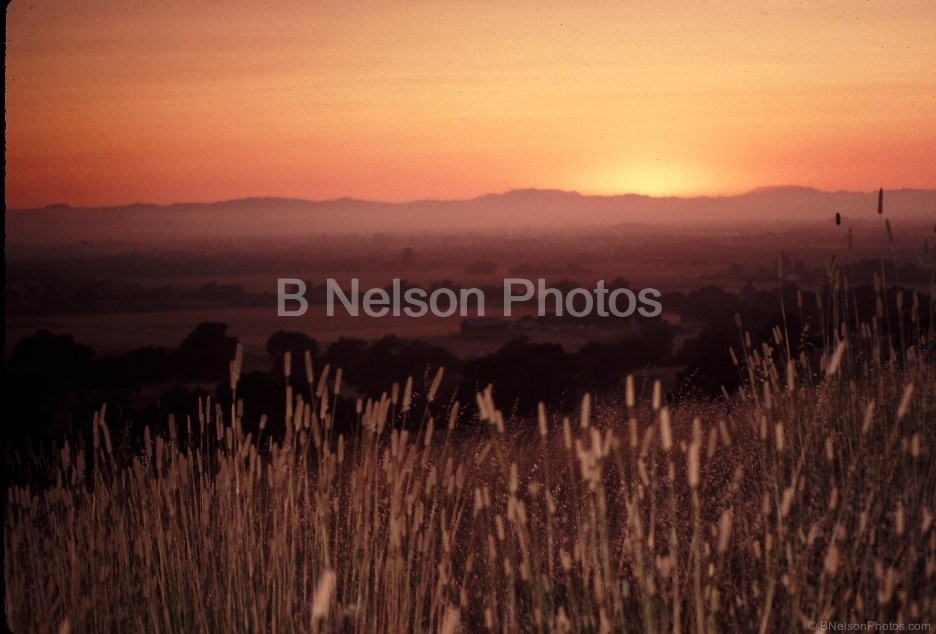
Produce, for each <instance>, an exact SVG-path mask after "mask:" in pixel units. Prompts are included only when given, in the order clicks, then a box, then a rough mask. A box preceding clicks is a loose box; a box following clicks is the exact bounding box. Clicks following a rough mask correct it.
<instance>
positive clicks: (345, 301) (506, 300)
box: [277, 278, 663, 317]
mask: <svg viewBox="0 0 936 634" xmlns="http://www.w3.org/2000/svg"><path fill="white" fill-rule="evenodd" d="M557 286H560V285H557ZM308 290H309V289H308V286H307V284H306V282H305V281H303V280H300V279H296V278H279V279H278V280H277V315H278V316H279V317H301V316H303V315H305V314H306V312H307V311H308V310H309V305H310V303H319V304H321V303H324V306H325V314H326V315H327V316H329V317H334V316H336V315H347V316H351V317H358V316H360V315H366V316H368V317H385V316H394V317H400V316H407V317H423V316H426V315H430V314H431V315H434V316H436V317H451V316H453V315H456V314H457V315H459V316H461V317H485V316H487V315H488V313H487V312H486V309H487V304H488V300H492V301H491V304H492V306H491V308H492V311H493V310H497V309H499V311H500V315H502V316H503V317H510V316H512V314H513V309H514V308H515V307H518V306H521V305H535V306H536V310H537V315H538V316H540V317H545V316H557V317H563V316H566V315H568V316H571V317H589V316H593V315H597V316H599V317H630V316H632V315H634V314H638V315H640V316H642V317H657V316H658V315H660V314H662V312H663V305H662V304H661V303H660V302H659V301H658V300H659V299H660V296H661V293H660V291H658V290H657V289H655V288H644V289H642V290H639V291H636V292H635V291H633V290H631V289H629V288H623V287H616V288H610V287H608V286H607V285H606V284H605V281H604V280H599V281H598V282H597V283H595V285H594V286H593V287H592V288H583V287H574V288H568V287H567V285H561V288H556V287H554V286H550V285H549V284H547V283H546V280H544V279H538V280H535V281H534V280H529V279H523V278H506V279H505V280H504V284H503V293H502V294H500V293H498V295H499V297H497V298H491V297H489V296H488V295H489V294H490V288H488V289H487V293H486V292H485V291H484V290H482V289H480V288H448V287H444V286H441V287H433V288H431V289H424V288H421V287H419V286H413V285H410V284H407V283H406V282H404V281H402V280H400V279H398V278H397V279H394V280H393V282H392V283H391V284H390V285H389V286H385V287H381V288H366V289H365V288H362V287H361V283H360V280H358V279H357V278H353V279H351V280H349V282H348V283H346V284H345V285H344V286H343V285H342V284H341V283H340V282H339V281H338V280H336V279H334V278H329V279H328V280H327V281H326V283H325V285H324V288H322V287H318V288H317V290H318V292H317V293H316V294H315V299H312V298H310V297H309V293H307V291H308ZM316 299H317V301H315V300H316ZM498 300H499V301H498ZM498 303H499V306H496V308H495V305H497V304H498Z"/></svg>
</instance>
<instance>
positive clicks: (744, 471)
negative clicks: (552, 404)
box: [4, 322, 936, 632]
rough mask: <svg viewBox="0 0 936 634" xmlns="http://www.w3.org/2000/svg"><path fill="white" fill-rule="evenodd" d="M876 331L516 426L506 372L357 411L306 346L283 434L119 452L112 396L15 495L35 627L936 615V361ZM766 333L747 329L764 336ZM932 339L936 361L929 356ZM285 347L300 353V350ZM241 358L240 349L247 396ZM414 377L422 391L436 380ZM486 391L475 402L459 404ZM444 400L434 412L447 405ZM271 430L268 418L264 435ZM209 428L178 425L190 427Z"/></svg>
mask: <svg viewBox="0 0 936 634" xmlns="http://www.w3.org/2000/svg"><path fill="white" fill-rule="evenodd" d="M876 328H877V326H876V322H875V324H872V325H868V326H862V327H861V328H859V329H856V332H857V334H856V335H855V336H851V337H848V338H840V337H837V336H835V334H834V333H832V334H830V335H829V337H830V345H829V349H828V350H827V352H826V353H825V354H823V355H822V356H821V358H818V359H816V358H811V357H809V356H808V355H807V354H806V353H802V354H799V355H796V354H795V353H794V354H793V355H792V356H790V353H789V352H787V351H788V350H789V349H790V348H793V349H794V350H795V349H796V348H795V342H790V346H788V345H787V343H788V342H786V341H785V339H784V336H783V333H781V332H780V331H776V332H775V344H776V346H775V347H774V348H768V347H764V348H762V349H751V348H749V347H743V348H742V347H739V349H738V351H737V352H736V351H732V352H731V354H732V356H734V357H735V358H736V359H737V365H738V369H739V372H741V373H742V375H743V376H744V377H745V379H746V387H745V388H744V389H742V391H741V392H740V393H739V394H738V395H736V396H734V397H732V398H731V399H730V400H725V401H721V402H684V403H678V404H676V403H673V404H667V403H665V402H662V399H661V398H660V396H659V391H657V390H655V393H654V397H653V399H652V400H651V402H649V403H642V402H635V400H634V396H633V394H634V390H633V385H632V383H631V382H630V381H628V383H627V385H625V386H622V390H621V400H620V402H619V403H602V404H599V403H595V404H592V403H591V400H590V398H588V397H586V398H585V400H584V401H583V402H582V404H581V411H580V413H579V414H578V416H576V417H572V418H571V419H570V418H566V417H561V416H554V415H552V414H551V413H550V412H548V411H545V410H544V409H541V410H540V415H539V417H538V420H532V421H519V420H505V417H504V414H503V413H502V412H500V411H499V410H498V409H497V404H496V403H494V402H493V400H492V398H491V392H490V390H488V391H486V392H484V393H481V394H479V395H478V396H477V403H476V404H475V405H476V406H477V411H478V412H479V413H478V415H477V416H476V417H475V419H474V424H471V422H472V421H466V420H465V417H464V416H460V415H459V406H458V404H457V403H451V404H449V405H447V406H446V405H444V404H443V405H442V406H441V407H435V405H438V404H437V403H433V402H434V401H436V400H438V398H437V397H438V395H437V394H436V391H437V387H438V384H439V378H440V376H441V374H440V375H439V376H437V378H436V380H435V381H434V382H433V383H432V384H431V385H428V386H426V388H425V389H426V393H427V395H428V397H429V401H430V402H431V403H433V407H432V413H430V411H426V412H416V411H413V410H411V408H410V402H411V395H412V391H413V386H412V383H411V382H409V383H407V384H406V385H405V386H403V387H400V388H397V387H396V386H395V388H394V390H393V391H392V393H391V394H389V395H384V397H383V398H381V399H380V400H378V401H376V402H366V403H360V402H359V404H358V408H357V409H358V412H357V414H358V421H359V425H358V426H357V428H356V430H355V431H354V432H353V433H351V434H347V435H345V434H339V433H338V432H337V430H336V429H335V428H334V426H333V424H332V421H333V412H332V411H331V408H332V407H333V404H334V403H335V402H336V400H335V396H336V395H337V394H339V393H340V391H341V378H340V373H339V374H338V375H337V376H335V375H334V374H332V373H330V372H328V370H327V369H326V370H325V371H324V372H319V373H318V375H317V376H316V375H315V373H314V372H313V369H312V368H311V364H307V367H306V372H307V378H308V381H309V382H310V384H312V387H314V388H315V389H314V394H315V398H314V399H313V402H312V403H303V402H302V400H301V398H295V399H294V398H293V397H292V395H291V394H290V393H289V392H287V393H286V395H285V398H286V399H287V400H288V403H289V413H288V417H289V419H290V421H291V422H290V424H288V430H287V434H286V437H285V438H284V439H283V440H282V441H279V440H274V439H273V438H271V437H266V436H264V433H263V431H261V432H260V435H259V437H253V436H252V435H250V434H245V433H244V432H243V431H242V426H241V423H242V421H241V419H240V417H239V412H238V409H237V408H235V409H234V411H221V408H220V407H218V406H216V405H213V404H212V403H204V404H203V406H202V407H201V408H200V411H199V412H198V413H197V415H194V416H193V417H192V419H190V420H189V421H185V422H180V424H179V430H178V432H176V431H175V430H176V427H177V426H176V424H175V423H173V424H172V425H171V426H170V432H169V434H168V435H167V437H153V436H151V435H150V433H149V430H147V434H146V438H145V443H144V450H143V451H142V452H137V453H135V454H132V455H123V454H122V452H121V451H120V450H118V449H116V448H115V444H116V443H115V440H114V439H112V438H111V437H110V432H109V430H108V427H107V425H106V424H105V423H104V421H105V416H106V413H105V412H104V411H102V412H101V413H100V416H99V417H98V420H97V421H96V422H95V425H94V430H95V433H94V436H93V438H92V439H89V442H88V443H87V447H86V448H84V449H81V448H76V447H73V446H69V445H67V444H66V445H65V446H64V447H63V448H61V450H60V451H58V452H57V455H56V457H55V461H54V462H55V464H54V465H53V466H52V467H51V468H52V469H53V471H54V473H55V474H56V478H57V484H56V485H55V486H54V487H51V488H47V489H38V488H18V489H12V490H10V491H9V493H8V500H7V507H6V522H5V555H6V558H5V570H4V574H5V578H6V582H7V610H8V612H7V613H8V618H9V621H10V624H11V625H12V626H13V628H14V629H15V630H17V631H55V630H58V631H76V632H94V631H163V632H170V631H335V630H338V631H355V632H373V631H400V632H402V631H439V630H441V631H444V632H454V631H459V630H472V631H474V630H479V629H490V630H494V631H518V630H530V631H622V630H643V631H673V632H680V631H682V632H702V631H752V630H759V631H761V632H775V631H782V630H786V631H800V630H801V629H802V628H803V627H806V626H807V625H808V623H809V622H810V621H826V620H830V621H849V622H866V621H869V620H873V621H880V622H909V623H913V622H929V623H931V622H932V621H933V620H934V618H936V598H934V597H936V524H934V513H936V460H934V459H933V450H934V447H936V425H934V422H936V374H934V370H933V363H932V358H931V354H932V353H931V349H929V348H928V347H927V343H926V342H927V341H928V339H927V338H926V337H927V334H928V333H925V332H917V333H916V334H913V333H905V335H906V336H907V337H908V340H909V341H910V342H913V343H914V344H915V345H911V346H908V347H907V348H906V349H903V350H901V349H898V350H897V351H896V352H894V351H893V350H892V348H890V347H889V345H887V344H886V340H884V339H882V338H881V337H880V336H879V334H878V332H877V330H876ZM743 338H744V332H743V326H742V328H741V340H743ZM928 357H929V358H928ZM289 364H290V361H289V360H288V359H287V365H289ZM239 372H240V368H239V361H238V360H235V361H234V362H233V363H232V366H231V381H232V384H233V385H235V386H236V383H237V380H238V378H239ZM417 389H418V390H421V389H423V388H422V387H421V386H417ZM464 409H465V408H462V410H464ZM432 414H434V416H433V415H432ZM262 427H263V425H262V424H261V428H262ZM183 437H185V438H197V439H198V440H197V441H194V442H181V438H183Z"/></svg>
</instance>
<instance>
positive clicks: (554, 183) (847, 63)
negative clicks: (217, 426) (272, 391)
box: [5, 0, 936, 207]
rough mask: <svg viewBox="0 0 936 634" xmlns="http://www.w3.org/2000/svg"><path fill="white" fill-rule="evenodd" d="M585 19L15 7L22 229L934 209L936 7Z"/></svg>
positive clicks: (382, 11)
mask: <svg viewBox="0 0 936 634" xmlns="http://www.w3.org/2000/svg"><path fill="white" fill-rule="evenodd" d="M582 4H587V5H588V7H587V8H584V7H579V6H577V3H562V4H561V5H559V6H555V4H553V3H550V6H546V3H538V2H509V1H506V0H503V1H498V2H427V3H418V4H417V3H414V2H395V1H391V2H380V3H368V5H369V6H367V7H364V8H361V7H357V8H351V7H350V3H342V2H306V1H302V2H297V1H287V2H271V3H265V2H222V1H221V0H194V1H193V0H185V1H184V2H182V1H170V0H133V1H132V2H124V1H118V0H110V1H95V2H80V3H77V2H76V3H71V2H68V3H66V2H55V3H46V2H38V1H36V2H23V1H20V0H15V1H14V2H13V4H12V5H11V7H10V8H9V9H8V12H7V41H6V44H7V55H6V82H7V84H6V88H7V90H6V111H7V112H6V119H7V121H6V122H7V129H6V143H7V147H6V161H7V179H6V183H5V187H6V198H7V200H6V202H7V205H8V206H11V207H23V206H40V205H46V204H49V203H57V202H66V203H70V204H73V205H103V204H121V203H129V202H137V201H147V202H160V203H168V202H176V201H207V200H219V199H228V198H237V197H241V196H288V197H301V198H314V199H324V198H335V197H341V196H353V197H358V198H370V199H379V200H411V199H417V198H428V197H433V198H463V197H471V196H475V195H479V194H482V193H487V192H496V191H504V190H507V189H511V188H518V187H556V188H562V189H575V190H579V191H582V192H588V193H618V192H622V193H623V192H639V193H647V194H654V195H659V194H677V195H679V194H697V193H733V192H740V191H744V190H747V189H752V188H754V187H758V186H762V185H775V184H800V185H810V186H815V187H819V188H822V189H857V190H863V191H869V190H872V189H876V188H877V187H879V186H884V187H887V188H898V187H927V188H934V187H936V176H934V174H936V44H934V40H936V38H933V36H932V27H933V24H934V18H936V8H934V6H933V4H932V2H931V1H930V0H920V1H916V2H901V3H900V4H899V6H897V4H896V3H885V2H880V3H878V2H813V1H805V2H783V3H778V2H749V3H742V2H734V1H732V2H726V1H714V0H712V1H707V2H689V1H686V2H660V3H653V2H606V3H603V2H593V3H582ZM346 5H347V6H346Z"/></svg>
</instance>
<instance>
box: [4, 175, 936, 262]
mask: <svg viewBox="0 0 936 634" xmlns="http://www.w3.org/2000/svg"><path fill="white" fill-rule="evenodd" d="M884 208H885V213H886V214H887V215H888V216H889V217H892V218H905V219H911V218H912V219H913V220H920V219H922V220H926V219H930V220H934V221H936V190H915V189H903V190H895V191H886V192H885V197H884ZM876 209H877V192H876V191H874V192H844V191H839V192H823V191H819V190H816V189H810V188H805V187H769V188H761V189H756V190H754V191H751V192H748V193H745V194H740V195H736V196H703V197H692V198H676V197H662V198H656V197H650V196H642V195H637V194H626V195H616V196H592V195H583V194H579V193H576V192H568V191H560V190H542V189H518V190H513V191H509V192H506V193H503V194H489V195H485V196H480V197H478V198H472V199H469V200H421V201H415V202H407V203H382V202H372V201H365V200H356V199H351V198H342V199H338V200H329V201H310V200H297V199H286V198H246V199H239V200H229V201H223V202H214V203H178V204H172V205H153V204H133V205H125V206H119V207H95V208H85V207H70V206H68V205H51V206H49V207H43V208H39V209H12V210H7V214H6V241H7V247H8V248H10V247H13V248H17V247H19V249H18V251H20V252H21V251H22V249H23V248H27V249H28V248H31V247H33V246H35V247H40V246H55V245H76V244H82V243H111V244H113V243H165V242H173V241H185V242H191V241H198V240H201V239H209V240H218V239H222V240H223V239H239V238H245V237H264V238H280V237H282V238H299V237H302V236H303V235H315V234H319V235H320V234H323V233H326V234H336V233H344V234H348V233H356V234H363V235H372V234H374V233H410V234H413V233H424V232H439V231H449V232H451V231H471V232H485V231H496V232H504V231H508V232H516V231H540V230H544V231H546V230H555V229H564V230H569V229H574V228H579V227H580V228H594V227H609V226H615V225H626V224H633V223H641V224H656V225H671V226H674V227H677V226H681V227H687V226H700V225H715V224H728V225H732V226H737V225H744V226H759V227H763V228H769V227H772V226H775V227H779V226H787V225H789V224H792V223H796V224H802V223H810V222H814V223H820V222H822V223H825V222H830V221H831V219H832V218H833V217H834V215H835V213H840V214H841V215H842V217H843V218H845V219H846V220H849V219H860V218H867V219H869V220H870V219H873V218H874V217H875V216H876Z"/></svg>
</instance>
